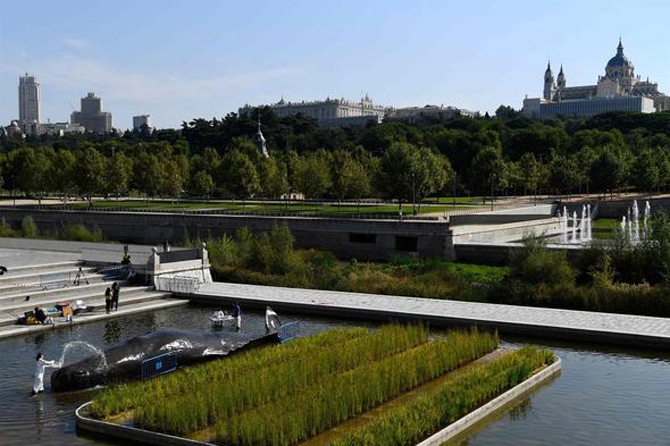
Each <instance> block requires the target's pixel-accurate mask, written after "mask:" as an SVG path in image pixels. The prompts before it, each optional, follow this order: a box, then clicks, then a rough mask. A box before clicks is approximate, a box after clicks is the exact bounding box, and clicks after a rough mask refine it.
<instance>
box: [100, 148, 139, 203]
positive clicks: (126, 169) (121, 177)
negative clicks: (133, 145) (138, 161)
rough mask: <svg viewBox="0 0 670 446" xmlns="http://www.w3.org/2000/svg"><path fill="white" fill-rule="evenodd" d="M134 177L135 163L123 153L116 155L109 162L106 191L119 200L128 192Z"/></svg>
mask: <svg viewBox="0 0 670 446" xmlns="http://www.w3.org/2000/svg"><path fill="white" fill-rule="evenodd" d="M132 175H133V162H132V160H131V159H130V158H128V157H127V156H126V155H125V154H124V153H123V152H119V153H116V154H115V155H114V156H113V157H111V158H109V161H108V162H107V176H106V183H107V184H106V190H107V193H109V194H110V195H115V196H116V197H117V198H118V197H119V196H120V195H122V194H125V193H127V192H128V186H129V185H130V182H131V179H132Z"/></svg>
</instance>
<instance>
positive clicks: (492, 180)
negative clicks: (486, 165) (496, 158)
mask: <svg viewBox="0 0 670 446" xmlns="http://www.w3.org/2000/svg"><path fill="white" fill-rule="evenodd" d="M495 178H496V174H495V173H494V174H492V175H491V211H493V182H494V181H495Z"/></svg>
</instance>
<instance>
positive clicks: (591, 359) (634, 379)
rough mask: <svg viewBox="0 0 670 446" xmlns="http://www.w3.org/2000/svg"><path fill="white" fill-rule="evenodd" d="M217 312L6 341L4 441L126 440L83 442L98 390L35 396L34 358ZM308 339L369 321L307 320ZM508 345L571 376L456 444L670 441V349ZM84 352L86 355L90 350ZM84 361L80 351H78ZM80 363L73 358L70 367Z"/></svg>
mask: <svg viewBox="0 0 670 446" xmlns="http://www.w3.org/2000/svg"><path fill="white" fill-rule="evenodd" d="M210 312H211V308H208V307H198V306H188V307H184V308H178V309H169V310H160V311H156V312H155V313H145V314H138V315H132V316H126V317H123V318H119V319H116V320H109V321H106V322H100V323H92V324H84V325H77V326H73V327H72V328H69V329H65V330H53V331H49V332H43V333H40V334H36V335H30V336H23V337H16V338H9V339H5V340H1V341H0V358H2V359H1V360H0V369H1V371H0V445H3V446H5V445H23V444H26V443H31V442H39V444H40V445H61V444H68V445H91V444H109V445H113V444H121V443H115V442H113V441H109V440H104V439H100V438H92V437H86V436H78V435H77V434H76V432H75V424H74V409H75V408H76V407H77V406H79V405H80V404H82V403H84V402H86V401H88V400H90V399H91V397H92V396H93V394H94V392H95V390H93V391H82V392H74V393H64V394H57V393H51V392H50V391H49V384H48V378H47V379H45V383H46V388H47V392H46V393H45V394H42V395H39V396H37V397H30V396H29V394H30V389H31V385H32V380H33V373H34V367H35V354H36V353H37V352H38V351H41V352H43V353H44V354H45V356H46V357H47V358H48V359H56V360H57V359H58V358H59V357H60V355H61V353H62V351H63V346H64V345H65V344H67V343H68V342H71V341H86V342H89V343H91V344H93V345H95V346H97V347H99V348H101V349H103V350H104V349H106V348H108V347H110V346H112V345H116V344H119V343H122V342H123V341H125V340H127V339H129V338H131V337H133V336H137V335H140V334H143V333H146V332H147V331H150V330H156V329H161V328H182V329H190V330H211V327H210V325H209V321H208V316H209V314H210ZM281 316H283V318H284V319H285V320H296V319H300V320H301V321H302V322H301V324H302V327H301V328H302V334H303V335H309V334H313V333H317V332H320V331H323V330H327V329H329V328H332V327H341V326H357V325H363V324H362V323H360V322H356V321H342V320H334V319H324V318H306V317H304V316H300V317H298V316H292V315H281ZM243 330H245V331H250V332H259V333H262V332H263V330H264V328H263V317H262V315H261V314H260V313H248V312H247V313H245V317H244V322H243ZM503 342H504V343H505V344H512V345H516V344H522V343H533V344H536V345H540V346H546V347H548V348H551V349H552V350H554V351H555V352H556V353H557V354H558V355H560V356H561V358H562V359H563V372H562V374H561V376H560V377H559V378H558V379H556V380H554V381H553V382H551V383H549V384H547V385H546V386H544V387H543V388H542V389H540V390H538V391H537V392H534V393H532V394H531V395H530V396H529V397H527V398H524V399H521V400H519V401H517V402H516V403H515V404H513V405H511V406H510V407H509V408H507V409H506V410H505V411H503V412H502V413H501V414H499V415H498V416H496V417H494V418H493V419H492V420H488V421H487V422H486V423H483V424H482V425H481V426H477V427H476V428H475V429H473V430H471V431H469V432H468V433H467V434H466V435H464V436H462V437H460V438H458V439H456V440H455V441H452V442H451V444H452V445H539V444H542V445H564V444H571V445H587V444H588V445H592V444H608V445H628V444H635V445H658V444H668V443H669V442H670V440H669V439H668V432H669V430H668V429H669V427H668V424H669V423H668V422H669V421H670V378H669V377H670V353H664V352H663V353H661V352H653V351H636V350H630V349H616V348H607V347H603V346H591V345H585V344H578V343H553V342H551V341H545V340H538V339H520V338H507V337H503ZM81 354H82V355H83V354H84V353H83V352H82V353H81ZM75 356H76V354H75ZM76 359H77V358H76V357H71V356H68V359H67V362H73V361H74V360H76Z"/></svg>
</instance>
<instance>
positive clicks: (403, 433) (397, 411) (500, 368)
mask: <svg viewBox="0 0 670 446" xmlns="http://www.w3.org/2000/svg"><path fill="white" fill-rule="evenodd" d="M554 360H555V358H554V355H553V353H552V352H550V351H547V350H539V349H537V348H533V347H524V348H522V349H520V350H518V351H515V352H513V353H510V354H508V355H505V356H503V357H501V358H498V359H496V360H494V361H493V362H490V363H487V364H483V365H480V366H478V367H476V368H473V369H471V370H469V371H466V372H465V373H464V374H463V375H461V376H459V377H457V378H456V379H453V380H449V381H447V382H446V383H445V384H444V385H443V386H442V387H441V388H440V389H438V390H437V391H435V392H433V393H431V394H429V395H424V396H421V397H419V398H417V399H416V400H414V401H413V402H411V403H410V404H405V405H402V406H396V407H394V408H392V409H390V410H389V411H388V412H386V413H385V415H384V416H382V417H380V418H377V419H375V420H374V421H372V422H369V423H367V424H364V425H363V426H361V427H360V428H358V429H356V430H354V431H352V432H350V433H348V434H347V435H345V436H343V437H341V438H339V439H337V440H335V441H333V442H332V443H331V446H359V445H366V446H377V445H379V446H393V445H406V444H416V443H418V442H420V441H421V440H423V439H424V438H426V437H428V436H430V435H432V434H433V433H435V432H437V431H438V430H440V429H442V428H444V427H446V426H448V425H449V424H451V423H453V422H454V421H456V420H458V419H459V418H461V417H463V416H465V415H466V414H468V413H470V412H472V411H473V410H474V409H476V408H477V407H479V406H481V405H483V404H485V403H486V402H488V401H489V400H491V399H493V398H494V397H496V396H498V395H499V394H501V393H503V392H505V391H507V390H509V389H511V388H512V387H514V386H516V385H517V384H519V383H521V382H522V381H524V380H526V379H527V378H529V377H530V376H531V375H532V374H533V373H534V371H536V370H537V369H539V368H542V367H544V366H546V365H549V364H551V363H552V362H554Z"/></svg>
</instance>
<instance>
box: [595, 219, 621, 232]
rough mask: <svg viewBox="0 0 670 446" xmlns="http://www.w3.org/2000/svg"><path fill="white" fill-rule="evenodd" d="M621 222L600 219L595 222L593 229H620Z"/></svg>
mask: <svg viewBox="0 0 670 446" xmlns="http://www.w3.org/2000/svg"><path fill="white" fill-rule="evenodd" d="M620 227H621V220H617V219H615V218H599V219H597V220H593V229H619V228H620Z"/></svg>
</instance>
